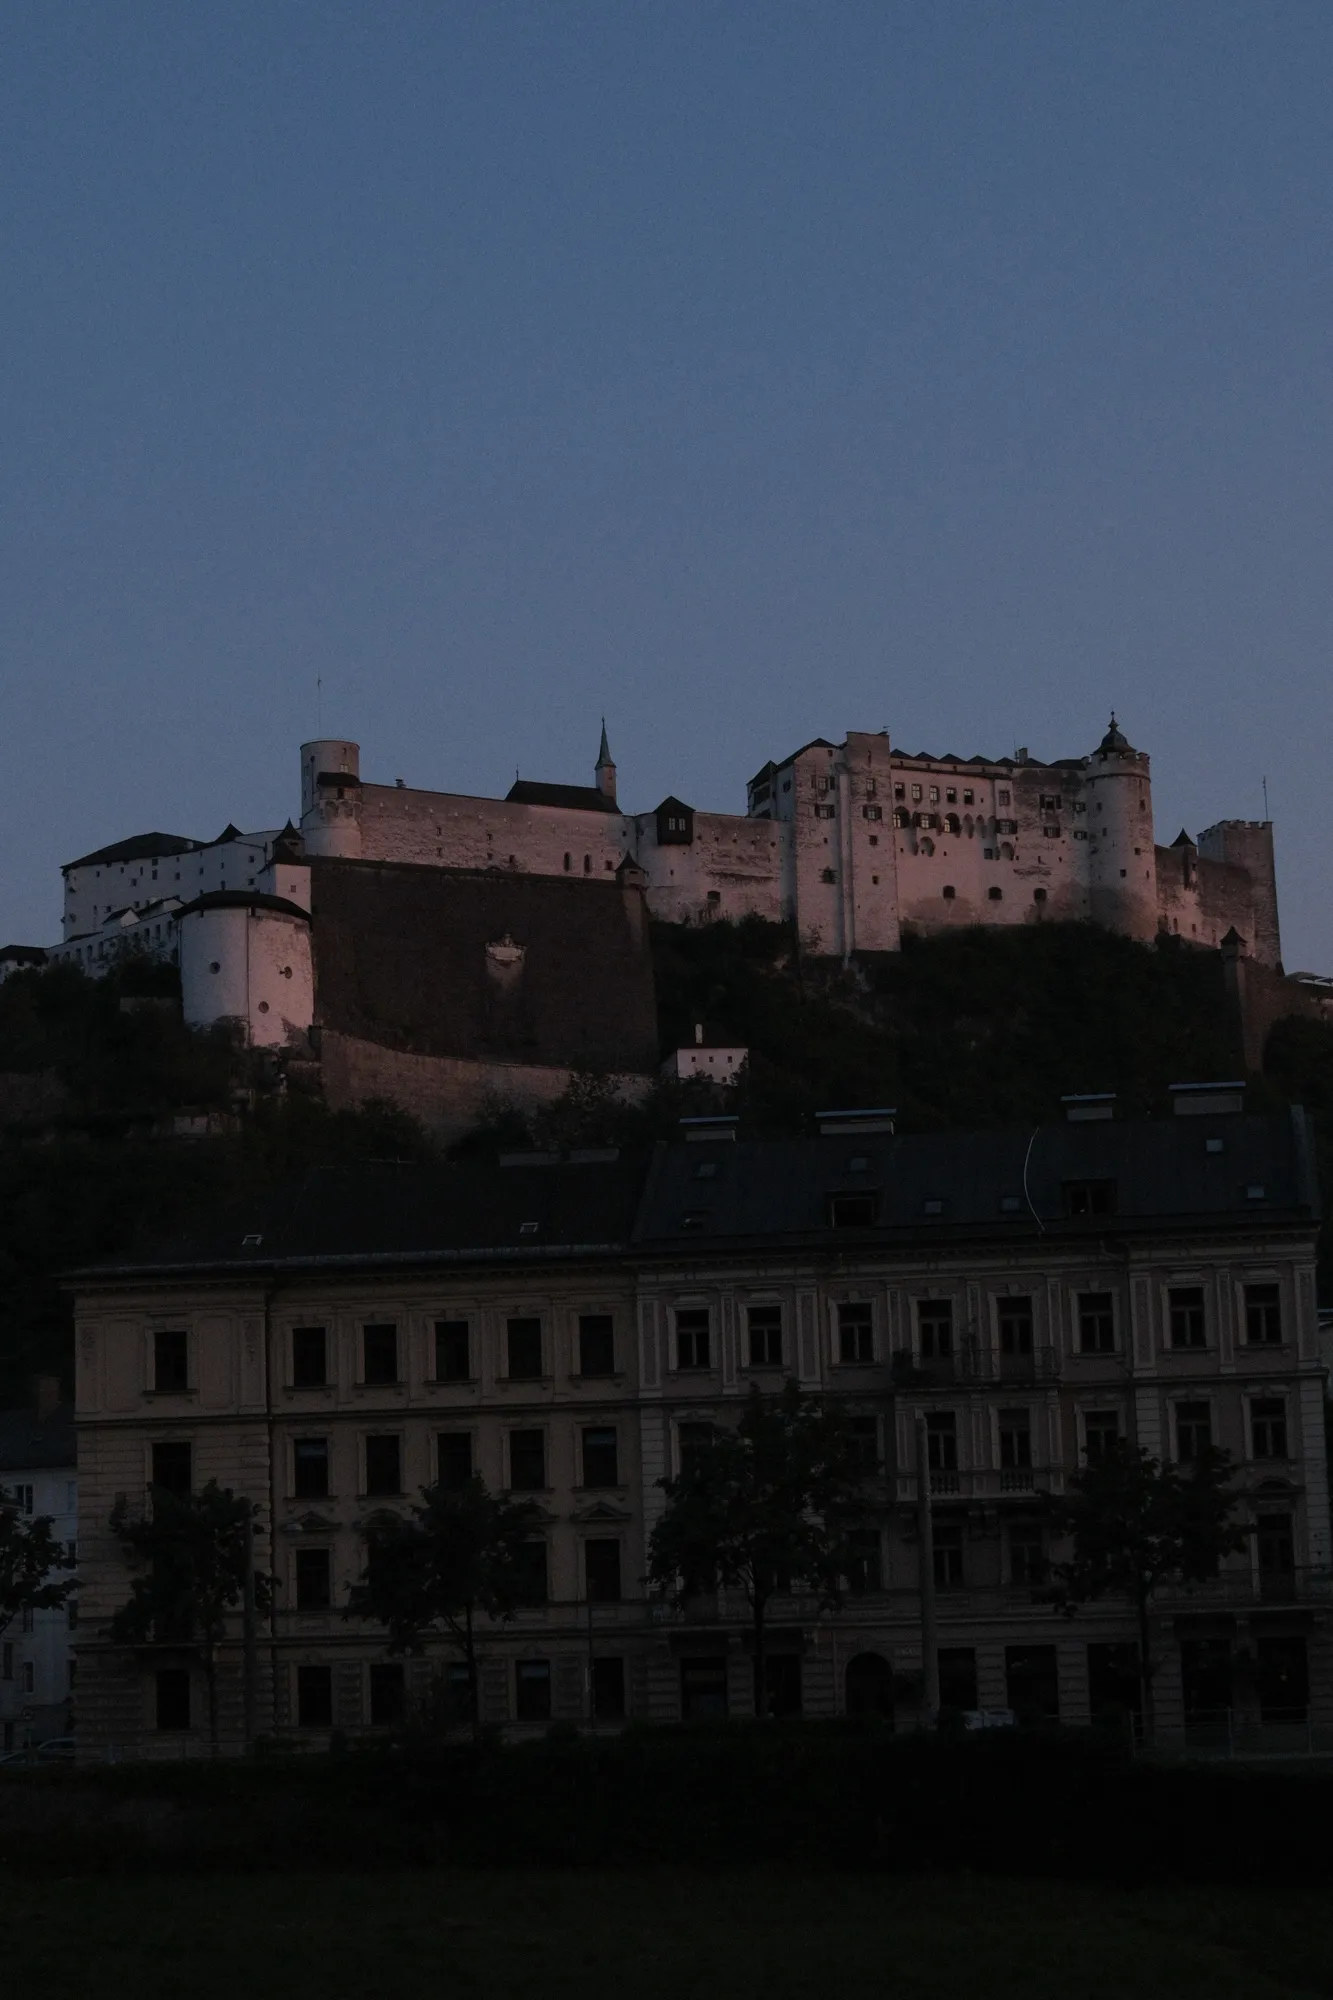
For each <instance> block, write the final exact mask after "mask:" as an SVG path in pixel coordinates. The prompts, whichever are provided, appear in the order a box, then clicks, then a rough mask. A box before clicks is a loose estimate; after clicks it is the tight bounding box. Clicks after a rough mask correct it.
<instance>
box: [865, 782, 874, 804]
mask: <svg viewBox="0 0 1333 2000" xmlns="http://www.w3.org/2000/svg"><path fill="white" fill-rule="evenodd" d="M874 796H875V780H874V779H873V778H867V779H866V797H867V798H868V799H873V798H874Z"/></svg>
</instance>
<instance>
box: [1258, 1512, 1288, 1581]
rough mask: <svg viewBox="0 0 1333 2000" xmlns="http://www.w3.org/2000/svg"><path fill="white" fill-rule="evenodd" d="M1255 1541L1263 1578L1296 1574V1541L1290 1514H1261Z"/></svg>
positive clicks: (1260, 1572) (1269, 1578) (1260, 1573)
mask: <svg viewBox="0 0 1333 2000" xmlns="http://www.w3.org/2000/svg"><path fill="white" fill-rule="evenodd" d="M1255 1541H1256V1544H1257V1546H1258V1551H1259V1575H1260V1577H1261V1579H1264V1580H1271V1579H1272V1578H1275V1577H1282V1578H1290V1577H1293V1576H1294V1575H1295V1574H1296V1541H1295V1537H1294V1535H1293V1534H1292V1524H1291V1515H1290V1514H1261V1515H1260V1516H1259V1519H1258V1522H1257V1523H1256V1534H1255Z"/></svg>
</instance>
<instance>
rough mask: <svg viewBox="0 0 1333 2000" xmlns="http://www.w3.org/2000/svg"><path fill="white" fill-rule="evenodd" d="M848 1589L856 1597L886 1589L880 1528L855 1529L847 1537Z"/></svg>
mask: <svg viewBox="0 0 1333 2000" xmlns="http://www.w3.org/2000/svg"><path fill="white" fill-rule="evenodd" d="M847 1556H848V1561H847V1588H848V1590H849V1591H850V1592H851V1593H852V1595H853V1596H854V1597H859V1596H862V1595H863V1594H864V1593H865V1592H866V1591H868V1590H882V1589H883V1588H884V1565H883V1557H882V1543H881V1541H880V1533H879V1529H878V1528H853V1529H852V1530H851V1532H850V1533H849V1534H848V1537H847Z"/></svg>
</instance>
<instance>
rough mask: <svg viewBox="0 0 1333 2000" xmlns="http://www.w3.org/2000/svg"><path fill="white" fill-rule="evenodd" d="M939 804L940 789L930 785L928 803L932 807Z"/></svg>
mask: <svg viewBox="0 0 1333 2000" xmlns="http://www.w3.org/2000/svg"><path fill="white" fill-rule="evenodd" d="M939 802H940V788H939V786H938V785H932V786H931V788H930V803H931V804H932V805H933V806H937V805H938V804H939Z"/></svg>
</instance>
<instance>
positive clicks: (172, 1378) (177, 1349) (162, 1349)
mask: <svg viewBox="0 0 1333 2000" xmlns="http://www.w3.org/2000/svg"><path fill="white" fill-rule="evenodd" d="M189 1386H190V1363H189V1338H188V1336H187V1335H186V1334H185V1333H184V1332H183V1331H181V1330H180V1329H173V1330H172V1331H171V1332H166V1333H164V1332H158V1333H155V1334H154V1335H153V1387H154V1388H155V1389H158V1390H170V1389H174V1390H178V1391H179V1390H181V1389H188V1388H189Z"/></svg>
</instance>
